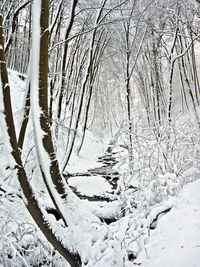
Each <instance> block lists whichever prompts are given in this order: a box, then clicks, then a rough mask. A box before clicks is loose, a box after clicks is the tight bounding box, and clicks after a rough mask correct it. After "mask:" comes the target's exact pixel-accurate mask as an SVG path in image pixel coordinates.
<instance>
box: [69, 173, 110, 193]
mask: <svg viewBox="0 0 200 267" xmlns="http://www.w3.org/2000/svg"><path fill="white" fill-rule="evenodd" d="M68 183H69V185H70V186H72V187H75V188H76V190H77V191H78V192H79V193H81V195H86V196H90V197H92V196H103V195H105V194H106V193H107V192H112V188H111V185H110V184H109V183H108V182H107V181H106V179H104V178H102V177H101V176H90V177H81V176H80V177H72V178H69V179H68Z"/></svg>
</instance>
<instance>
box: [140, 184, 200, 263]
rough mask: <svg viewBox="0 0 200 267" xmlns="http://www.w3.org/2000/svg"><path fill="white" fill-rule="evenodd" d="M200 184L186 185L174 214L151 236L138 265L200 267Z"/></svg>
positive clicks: (159, 225)
mask: <svg viewBox="0 0 200 267" xmlns="http://www.w3.org/2000/svg"><path fill="white" fill-rule="evenodd" d="M199 262H200V180H197V181H195V182H193V183H190V184H187V185H186V186H185V187H184V188H183V189H182V190H181V192H180V194H179V197H178V198H177V201H176V204H175V206H174V207H173V208H172V210H171V211H170V212H169V213H168V214H167V215H165V216H163V217H162V218H160V220H159V221H158V226H157V228H156V230H153V231H151V232H150V238H149V240H148V242H147V245H146V248H145V249H144V250H143V251H142V252H141V253H140V254H139V256H138V258H137V260H136V263H142V264H141V266H143V267H160V266H162V267H188V266H190V267H199V266H200V264H199Z"/></svg>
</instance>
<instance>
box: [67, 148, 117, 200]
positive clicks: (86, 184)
mask: <svg viewBox="0 0 200 267" xmlns="http://www.w3.org/2000/svg"><path fill="white" fill-rule="evenodd" d="M116 154H117V153H116V152H113V147H112V146H109V147H108V149H107V150H106V152H105V153H104V155H102V156H100V157H99V158H98V160H97V162H98V163H102V166H101V167H98V168H93V169H89V170H88V171H87V172H82V173H73V174H68V175H65V178H66V181H67V182H68V184H69V186H70V188H71V189H72V190H73V192H74V193H75V194H76V195H77V196H78V197H80V198H81V199H87V200H89V201H107V202H110V201H114V200H116V197H115V194H114V192H115V190H116V188H117V182H118V180H119V173H118V172H117V171H114V170H113V167H114V166H115V164H116V163H117V162H118V161H117V159H116ZM81 185H82V188H81ZM101 187H102V192H100V191H101V190H100V189H101ZM104 187H105V188H104ZM87 189H88V190H87ZM90 189H91V191H90ZM106 189H107V190H106Z"/></svg>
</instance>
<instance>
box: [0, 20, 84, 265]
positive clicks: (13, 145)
mask: <svg viewBox="0 0 200 267" xmlns="http://www.w3.org/2000/svg"><path fill="white" fill-rule="evenodd" d="M0 110H1V114H0V116H1V124H2V130H3V136H4V139H5V144H6V148H7V150H8V153H9V155H11V161H10V165H11V166H10V167H11V168H12V169H13V170H16V174H17V177H18V180H19V183H20V185H21V188H22V192H23V200H24V203H25V205H26V207H27V209H28V211H29V213H30V214H31V216H32V218H33V219H34V221H35V222H36V224H37V225H38V227H39V228H40V230H41V231H42V233H43V234H44V235H45V237H46V238H47V240H48V241H49V242H50V243H51V244H52V246H53V247H54V248H55V249H56V250H57V251H58V252H59V253H60V254H61V255H62V256H63V257H64V258H65V259H66V260H67V261H68V262H69V263H70V264H71V266H78V265H79V262H80V258H79V256H78V255H76V253H72V252H71V251H70V250H69V249H68V248H67V246H66V245H64V242H63V240H61V239H60V237H58V236H56V234H55V231H54V229H53V227H52V225H51V222H50V221H48V220H47V218H46V214H45V210H44V209H43V208H42V207H41V206H40V205H39V203H38V200H37V198H36V195H35V193H34V191H33V188H32V187H31V185H30V183H29V179H28V177H27V174H26V172H25V169H24V167H23V164H22V160H21V157H20V151H19V147H18V144H17V138H16V131H15V126H14V120H13V113H12V105H11V99H10V86H9V83H8V75H7V68H6V61H5V54H4V38H3V29H2V17H1V16H0Z"/></svg>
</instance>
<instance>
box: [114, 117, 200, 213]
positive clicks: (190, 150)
mask: <svg viewBox="0 0 200 267" xmlns="http://www.w3.org/2000/svg"><path fill="white" fill-rule="evenodd" d="M136 119H137V120H136ZM135 120H136V122H133V129H132V130H133V131H132V141H133V144H132V147H133V162H132V166H131V168H132V169H131V171H130V169H129V166H130V165H129V162H128V161H129V158H128V153H127V150H126V149H125V147H126V146H124V144H122V143H121V144H119V146H123V149H122V148H120V149H119V148H118V150H119V151H120V152H119V153H118V155H119V163H118V164H117V165H116V166H115V169H116V170H119V172H120V174H121V176H120V181H119V183H118V194H119V195H120V201H121V205H122V209H123V210H124V209H126V210H127V211H129V212H130V211H132V212H134V210H135V208H136V207H138V206H141V205H142V206H143V207H144V206H146V207H150V206H154V205H155V204H156V203H161V202H162V201H164V200H167V199H168V197H169V196H175V195H176V193H177V192H178V189H179V188H180V187H181V186H182V185H183V184H185V183H188V182H190V181H192V180H194V179H196V178H197V177H198V175H199V164H200V139H199V137H198V135H197V134H196V132H197V131H198V126H196V125H194V124H192V123H191V121H190V120H189V119H188V118H187V116H186V115H182V116H177V117H174V118H173V122H172V124H171V127H170V128H169V126H168V125H167V123H166V124H164V123H163V125H162V126H160V127H159V131H156V133H158V132H159V135H158V134H155V129H154V128H151V127H149V125H147V124H145V121H144V119H142V117H138V118H135ZM124 134H126V135H127V134H128V133H127V132H124ZM122 140H125V138H124V137H122ZM127 140H128V138H127ZM127 144H128V141H127ZM191 173H192V175H191ZM195 177H196V178H195ZM123 214H124V212H123Z"/></svg>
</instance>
